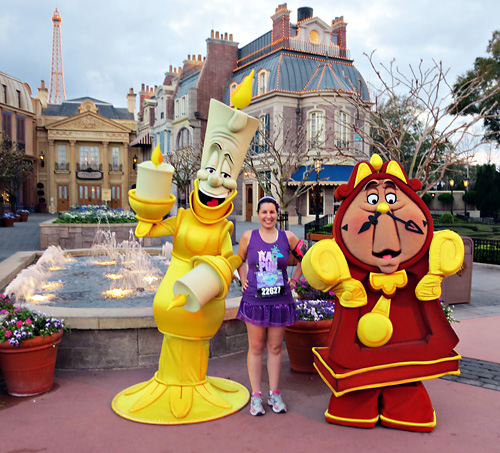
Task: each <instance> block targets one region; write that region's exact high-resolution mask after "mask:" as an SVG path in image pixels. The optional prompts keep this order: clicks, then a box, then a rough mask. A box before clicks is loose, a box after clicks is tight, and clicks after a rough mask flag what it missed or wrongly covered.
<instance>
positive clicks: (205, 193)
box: [197, 143, 239, 206]
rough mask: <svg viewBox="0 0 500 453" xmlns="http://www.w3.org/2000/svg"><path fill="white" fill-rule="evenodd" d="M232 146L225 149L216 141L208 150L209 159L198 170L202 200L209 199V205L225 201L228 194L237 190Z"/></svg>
mask: <svg viewBox="0 0 500 453" xmlns="http://www.w3.org/2000/svg"><path fill="white" fill-rule="evenodd" d="M229 149H230V147H225V149H224V150H223V149H222V148H221V145H219V143H214V144H212V146H211V147H210V149H209V151H208V159H207V160H206V162H205V163H204V166H203V167H202V168H201V169H200V170H199V171H198V174H197V177H198V180H199V187H200V192H201V194H200V195H201V196H200V200H205V199H207V202H206V203H205V204H207V205H208V206H217V205H218V204H221V203H223V202H224V200H225V199H226V198H227V197H228V195H229V194H230V193H231V192H232V191H233V190H236V188H237V184H236V178H237V177H238V175H237V174H236V175H235V174H234V173H235V171H236V172H237V171H238V170H239V169H236V168H235V167H236V166H235V164H234V160H233V158H232V156H231V153H230V152H229Z"/></svg>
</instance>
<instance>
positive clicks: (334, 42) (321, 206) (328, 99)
mask: <svg viewBox="0 0 500 453" xmlns="http://www.w3.org/2000/svg"><path fill="white" fill-rule="evenodd" d="M271 20H272V29H271V30H270V31H269V32H267V33H266V34H264V35H262V36H260V37H258V38H257V39H255V40H254V41H252V42H251V43H249V44H247V45H246V46H244V47H242V48H240V49H239V52H238V61H237V65H236V67H235V69H234V72H233V76H232V77H231V79H230V80H229V83H228V87H227V90H226V93H225V97H224V101H225V102H226V103H227V104H230V94H231V91H232V90H233V89H234V88H235V87H236V86H237V84H239V83H240V82H241V81H242V80H243V78H244V77H246V76H247V75H248V74H250V72H251V71H252V70H253V71H254V74H255V76H254V77H255V78H254V89H253V98H252V102H251V104H250V106H249V107H247V108H246V109H245V111H246V112H247V113H248V114H250V115H252V116H254V117H256V118H259V119H260V120H261V131H260V133H259V134H258V135H257V136H256V138H255V141H254V144H253V146H254V151H255V152H256V153H261V154H260V155H262V153H270V150H269V149H266V148H267V147H268V146H272V147H273V149H274V152H275V156H276V157H278V159H277V160H279V161H280V162H281V163H283V162H286V163H287V164H288V167H287V169H290V168H295V167H297V168H296V170H295V171H294V173H293V174H292V175H284V174H283V173H281V174H280V170H283V169H282V168H281V169H280V168H279V167H280V165H279V163H278V162H276V166H275V167H274V168H273V166H272V165H270V160H269V159H266V158H265V157H263V158H262V162H263V165H262V166H261V168H258V164H257V168H256V169H255V168H254V171H255V170H256V171H257V173H260V174H259V177H256V174H255V172H247V173H245V175H244V179H243V182H242V186H241V188H240V189H239V190H240V195H241V197H242V200H241V206H242V208H243V209H242V211H241V212H239V213H238V214H239V219H241V220H253V221H256V220H257V217H256V212H255V209H256V206H257V201H258V199H259V198H260V197H261V196H262V195H263V194H264V190H263V188H262V182H263V181H264V182H265V181H267V182H268V190H269V191H270V192H271V193H272V194H273V195H275V196H276V195H278V194H277V192H276V187H278V186H279V182H280V181H277V179H280V180H284V179H285V180H286V186H287V188H286V196H285V199H292V198H293V197H294V196H293V194H294V192H295V190H296V189H297V186H298V185H299V184H304V185H305V186H306V187H305V188H304V189H307V191H306V192H305V193H303V194H302V195H301V196H299V197H298V198H296V199H295V202H294V203H292V204H291V205H289V207H288V210H287V214H288V220H289V221H290V223H301V222H307V221H311V220H313V219H314V218H315V217H316V214H317V213H318V215H325V214H333V213H334V211H335V208H336V204H335V201H334V196H333V194H334V191H335V189H336V187H338V185H340V184H342V183H345V182H346V181H347V180H348V179H349V175H350V173H351V171H352V168H353V166H354V165H355V164H356V162H357V161H359V160H365V159H366V158H367V157H368V153H369V149H368V146H367V145H365V144H364V143H363V142H362V140H361V138H360V135H359V134H357V133H356V130H359V129H360V128H363V129H364V130H365V128H366V127H367V126H366V125H365V124H364V121H363V116H362V113H360V112H358V111H357V109H356V107H355V105H356V103H355V102H351V101H350V97H356V98H359V99H361V100H362V101H363V102H367V103H369V102H370V97H369V92H368V88H367V86H366V83H365V81H364V79H363V77H362V75H361V74H360V73H359V71H358V70H357V69H356V67H355V66H354V64H353V60H352V59H351V58H350V53H349V50H348V49H347V48H346V27H347V24H346V23H345V22H344V19H343V17H336V18H335V19H333V20H332V22H331V25H329V24H327V23H326V22H324V21H323V20H322V19H320V18H318V17H315V16H314V15H313V9H312V8H299V10H298V12H297V23H295V24H294V23H292V21H291V11H290V10H288V9H287V4H286V3H285V4H281V5H279V6H278V7H277V8H276V10H275V13H274V14H273V15H272V17H271ZM285 140H288V142H287V143H285V142H284V141H285ZM294 143H296V144H297V145H294ZM255 149H256V150H255ZM293 153H295V154H296V155H297V156H300V157H297V159H299V160H300V162H299V161H295V162H294V161H293V159H294V157H293ZM284 155H286V156H284ZM257 161H258V155H257ZM259 182H260V183H259Z"/></svg>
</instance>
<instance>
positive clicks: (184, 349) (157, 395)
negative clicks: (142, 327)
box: [111, 334, 250, 425]
mask: <svg viewBox="0 0 500 453" xmlns="http://www.w3.org/2000/svg"><path fill="white" fill-rule="evenodd" d="M208 346H209V342H208V340H191V339H185V338H178V337H174V336H171V335H168V334H167V335H165V336H164V340H163V348H162V353H161V357H160V364H159V369H158V371H157V372H156V373H155V375H154V376H153V377H152V378H151V379H150V380H149V381H146V382H142V383H140V384H136V385H133V386H131V387H129V388H127V389H125V390H123V391H121V392H120V393H119V394H118V395H116V396H115V398H114V399H113V402H112V404H111V407H112V408H113V410H114V411H115V412H116V413H117V414H118V415H120V416H121V417H124V418H127V419H129V420H132V421H135V422H139V423H149V424H156V425H180V424H188V423H199V422H206V421H210V420H215V419H218V418H222V417H225V416H227V415H231V414H233V413H234V412H236V411H238V410H240V409H241V408H243V407H244V406H245V405H246V404H247V402H248V400H249V398H250V394H249V392H248V390H247V389H246V388H245V387H244V386H243V385H241V384H239V383H237V382H233V381H230V380H229V379H222V378H218V377H209V376H206V364H207V362H208V360H207V359H208Z"/></svg>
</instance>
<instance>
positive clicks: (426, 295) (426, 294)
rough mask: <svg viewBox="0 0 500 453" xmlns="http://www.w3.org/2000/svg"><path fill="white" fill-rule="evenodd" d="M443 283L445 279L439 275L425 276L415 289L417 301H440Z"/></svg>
mask: <svg viewBox="0 0 500 453" xmlns="http://www.w3.org/2000/svg"><path fill="white" fill-rule="evenodd" d="M442 281H443V277H441V276H439V275H433V274H427V275H424V277H423V278H422V280H420V281H419V282H418V285H417V287H416V288H415V294H416V296H417V299H418V300H422V301H427V300H434V299H438V298H439V297H440V296H441V282H442Z"/></svg>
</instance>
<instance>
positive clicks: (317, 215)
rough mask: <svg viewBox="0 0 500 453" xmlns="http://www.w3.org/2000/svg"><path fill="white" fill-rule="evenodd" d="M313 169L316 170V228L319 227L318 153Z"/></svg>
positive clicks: (319, 162)
mask: <svg viewBox="0 0 500 453" xmlns="http://www.w3.org/2000/svg"><path fill="white" fill-rule="evenodd" d="M314 169H315V170H316V222H315V223H316V226H318V225H319V173H320V171H321V157H320V154H319V153H318V154H317V156H316V159H314Z"/></svg>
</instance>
